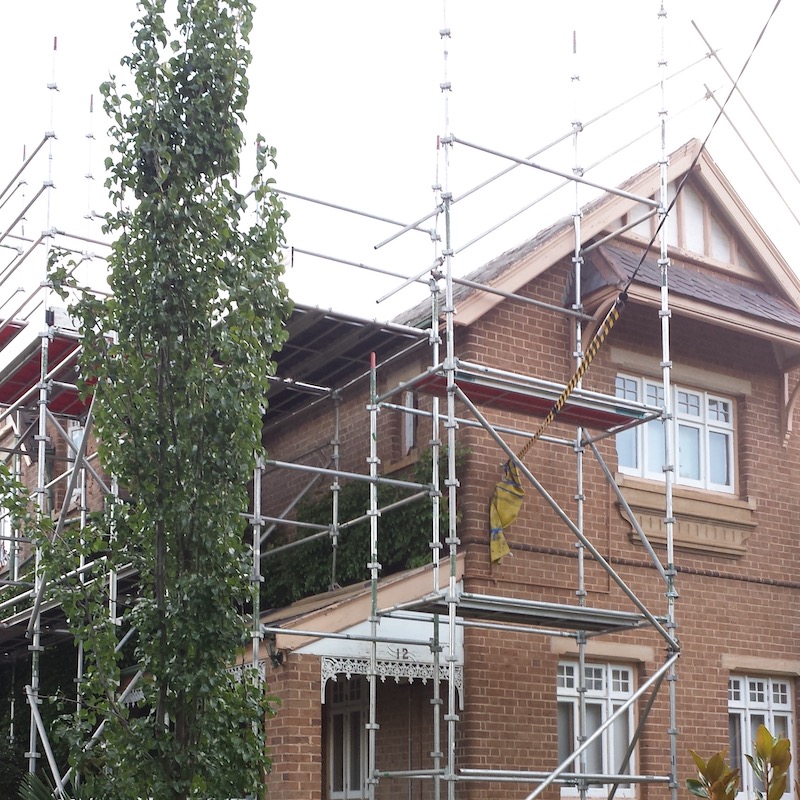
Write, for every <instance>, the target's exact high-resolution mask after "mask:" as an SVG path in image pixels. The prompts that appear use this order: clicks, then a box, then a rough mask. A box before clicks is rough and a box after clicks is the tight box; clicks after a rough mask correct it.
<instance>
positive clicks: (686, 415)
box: [615, 375, 736, 493]
mask: <svg viewBox="0 0 800 800" xmlns="http://www.w3.org/2000/svg"><path fill="white" fill-rule="evenodd" d="M615 391H616V396H617V397H620V398H624V399H626V400H635V401H638V402H644V403H647V404H648V405H656V406H663V405H664V388H663V385H662V384H661V383H660V382H657V381H653V380H648V379H647V378H638V377H634V376H631V375H617V379H616V387H615ZM672 408H673V412H674V415H675V426H674V430H675V441H674V443H673V453H674V457H675V482H676V483H679V484H683V485H685V486H695V487H697V488H700V489H710V490H713V491H717V492H729V493H732V492H733V491H734V488H735V485H736V484H735V468H734V466H735V459H734V402H733V400H732V399H731V398H730V397H724V396H721V395H718V394H714V393H712V392H705V391H701V390H698V389H689V388H685V387H682V386H673V387H672ZM616 441H617V459H618V466H619V471H620V472H622V473H625V474H628V475H638V476H639V477H642V478H652V479H655V480H663V479H664V465H665V460H666V458H665V454H664V442H665V440H664V423H663V421H662V420H651V421H650V422H647V423H645V424H644V425H640V426H639V427H636V428H629V429H628V430H627V431H623V432H622V433H618V434H617V437H616Z"/></svg>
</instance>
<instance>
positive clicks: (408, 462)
mask: <svg viewBox="0 0 800 800" xmlns="http://www.w3.org/2000/svg"><path fill="white" fill-rule="evenodd" d="M417 461H419V448H418V447H412V448H411V450H409V451H408V455H406V456H403V458H401V459H399V460H398V461H392V462H391V463H390V464H386V466H385V467H384V468H383V474H384V475H391V474H392V473H393V472H399V471H400V470H401V469H405V468H406V467H410V466H413V465H414V464H416V463H417Z"/></svg>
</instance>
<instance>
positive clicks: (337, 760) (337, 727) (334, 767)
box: [331, 714, 344, 792]
mask: <svg viewBox="0 0 800 800" xmlns="http://www.w3.org/2000/svg"><path fill="white" fill-rule="evenodd" d="M331 736H332V737H333V747H332V750H333V756H332V758H331V772H332V780H331V784H332V788H333V791H334V792H342V791H344V714H335V715H334V717H333V724H332V725H331Z"/></svg>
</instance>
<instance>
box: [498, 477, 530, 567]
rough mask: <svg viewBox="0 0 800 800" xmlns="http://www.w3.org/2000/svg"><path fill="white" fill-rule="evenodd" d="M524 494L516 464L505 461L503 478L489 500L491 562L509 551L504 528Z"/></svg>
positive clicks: (514, 517)
mask: <svg viewBox="0 0 800 800" xmlns="http://www.w3.org/2000/svg"><path fill="white" fill-rule="evenodd" d="M524 494H525V493H524V491H523V489H522V486H521V485H520V480H519V470H518V469H517V465H516V464H512V463H511V461H506V463H505V466H504V467H503V480H501V481H499V482H498V483H497V485H496V486H495V487H494V494H492V499H491V500H490V501H489V526H490V528H491V534H490V535H491V539H490V554H491V559H492V562H495V561H499V560H500V559H501V558H503V557H504V556H507V555H509V553H511V548H510V547H509V546H508V542H507V541H506V537H505V533H504V530H505V529H506V528H507V527H508V526H509V525H511V523H512V522H514V520H515V519H516V518H517V515H518V514H519V509H520V506H521V505H522V498H523V496H524Z"/></svg>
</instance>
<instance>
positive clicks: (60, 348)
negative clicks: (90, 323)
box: [0, 332, 88, 415]
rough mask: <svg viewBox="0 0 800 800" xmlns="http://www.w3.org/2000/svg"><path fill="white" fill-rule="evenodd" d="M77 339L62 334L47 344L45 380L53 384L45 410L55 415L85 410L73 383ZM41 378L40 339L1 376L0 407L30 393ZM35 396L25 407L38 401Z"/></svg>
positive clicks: (84, 402)
mask: <svg viewBox="0 0 800 800" xmlns="http://www.w3.org/2000/svg"><path fill="white" fill-rule="evenodd" d="M79 347H80V342H79V340H78V338H77V337H76V336H70V335H67V334H64V333H61V332H56V333H54V334H53V336H52V338H51V339H50V340H49V341H48V354H47V360H48V366H47V369H48V380H50V381H52V382H53V386H52V388H51V390H50V398H49V401H48V408H49V409H50V410H51V411H52V412H53V413H54V414H67V415H77V414H80V413H81V412H83V411H84V410H85V409H86V407H87V402H88V401H85V400H82V399H81V397H80V395H79V393H78V390H77V388H76V387H75V385H74V384H75V381H76V380H77V373H78V348H79ZM40 377H41V342H40V340H39V337H36V338H35V339H33V340H32V341H31V342H30V344H29V345H28V346H27V347H26V348H25V349H24V350H22V352H21V353H19V355H17V356H16V357H15V358H14V359H13V360H12V362H11V363H10V364H9V365H8V366H7V367H6V368H5V369H4V370H3V373H2V376H0V404H2V405H6V406H10V405H12V404H14V403H16V402H17V401H18V400H20V398H22V397H24V396H25V395H26V394H28V393H30V392H31V390H32V389H34V388H35V387H36V385H37V384H38V383H39V379H40ZM38 399H39V398H38V396H37V395H36V393H32V394H31V396H30V403H28V405H35V404H36V402H37V401H38Z"/></svg>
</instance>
